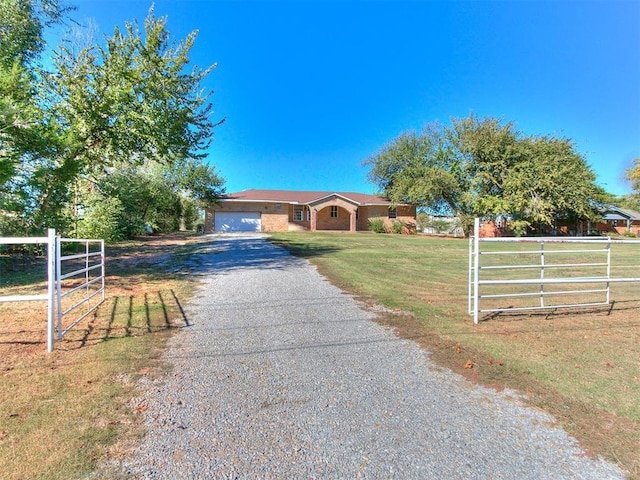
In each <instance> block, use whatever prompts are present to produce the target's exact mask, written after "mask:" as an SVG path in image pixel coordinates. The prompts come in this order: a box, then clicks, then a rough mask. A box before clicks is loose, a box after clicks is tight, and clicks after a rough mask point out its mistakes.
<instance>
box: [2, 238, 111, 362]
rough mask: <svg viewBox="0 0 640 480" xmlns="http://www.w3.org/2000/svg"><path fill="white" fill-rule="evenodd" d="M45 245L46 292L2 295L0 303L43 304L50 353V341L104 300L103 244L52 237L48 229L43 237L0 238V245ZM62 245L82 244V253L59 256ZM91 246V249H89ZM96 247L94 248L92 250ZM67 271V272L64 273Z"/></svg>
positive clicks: (51, 345) (62, 333)
mask: <svg viewBox="0 0 640 480" xmlns="http://www.w3.org/2000/svg"><path fill="white" fill-rule="evenodd" d="M33 244H36V245H37V244H40V245H46V246H47V256H46V259H47V260H46V263H47V278H46V280H47V293H46V294H29V295H3V296H0V303H3V302H32V301H46V302H47V351H48V352H52V351H53V348H54V340H55V338H56V334H57V338H58V340H62V338H63V336H64V335H65V334H66V333H67V332H68V331H69V330H70V329H71V328H73V327H74V326H75V325H77V324H78V323H79V322H80V321H82V320H83V319H84V318H85V317H86V316H87V315H89V314H90V313H91V312H93V311H94V310H95V309H96V308H97V307H98V305H100V303H102V302H103V301H104V299H105V279H104V278H105V277H104V241H103V240H93V239H91V240H89V239H69V238H60V237H57V236H56V233H55V230H54V229H49V230H48V234H47V236H46V237H0V245H33ZM64 244H82V245H83V247H84V251H83V252H82V253H77V254H72V255H63V254H62V250H63V245H64ZM92 246H93V248H92ZM96 247H97V248H96ZM66 268H69V269H70V271H68V272H67V271H65V269H66ZM83 305H84V306H85V309H84V312H82V313H78V315H79V316H76V317H75V318H73V319H72V320H71V321H70V323H69V325H67V326H66V328H65V327H63V323H64V318H65V316H67V315H70V314H71V313H72V312H74V311H76V310H77V309H79V308H80V307H82V306H83Z"/></svg>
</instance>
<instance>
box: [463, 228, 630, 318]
mask: <svg viewBox="0 0 640 480" xmlns="http://www.w3.org/2000/svg"><path fill="white" fill-rule="evenodd" d="M479 233H480V220H479V219H477V218H476V219H475V225H474V234H473V236H472V237H471V238H470V239H469V293H468V298H469V301H468V310H469V315H472V316H473V323H475V324H477V323H478V317H479V314H480V313H489V312H504V311H508V310H538V309H549V308H566V307H587V306H594V305H608V304H610V302H611V298H610V286H611V283H613V282H640V278H612V277H611V245H612V244H614V243H626V244H629V243H635V244H638V243H640V241H637V240H624V241H622V240H612V239H611V238H609V237H518V238H513V237H498V238H480V235H479ZM523 243H526V244H536V245H537V246H536V247H535V248H531V249H527V250H522V249H518V248H514V247H513V245H515V244H523ZM483 244H495V245H497V246H498V247H497V248H484V247H483ZM558 244H564V245H563V246H562V247H558V246H557V245H558ZM547 245H552V247H551V248H548V247H547ZM513 257H516V258H517V259H518V260H519V263H518V262H514V261H508V260H506V258H513ZM485 258H486V259H489V258H493V259H497V261H492V262H490V261H485V260H484V259H485ZM556 259H559V260H556ZM531 272H533V273H531ZM489 277H490V278H489ZM491 288H493V289H494V290H493V291H491V290H490V289H491ZM496 289H497V290H496ZM525 299H526V300H529V303H526V301H525ZM554 299H558V301H554ZM488 300H493V301H497V302H498V303H499V302H500V301H511V305H504V304H502V305H499V304H498V305H493V306H490V307H487V306H484V307H483V306H482V305H481V304H482V303H483V302H485V303H487V301H488Z"/></svg>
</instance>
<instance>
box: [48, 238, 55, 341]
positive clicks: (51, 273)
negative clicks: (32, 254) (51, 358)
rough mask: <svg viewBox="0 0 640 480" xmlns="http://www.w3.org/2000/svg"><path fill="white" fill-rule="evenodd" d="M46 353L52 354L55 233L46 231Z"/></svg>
mask: <svg viewBox="0 0 640 480" xmlns="http://www.w3.org/2000/svg"><path fill="white" fill-rule="evenodd" d="M47 234H48V235H47V238H48V240H47V297H48V298H47V352H49V353H51V352H53V337H54V331H55V326H54V318H55V304H56V302H55V293H56V231H55V229H53V228H49V229H48V230H47Z"/></svg>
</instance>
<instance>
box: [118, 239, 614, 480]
mask: <svg viewBox="0 0 640 480" xmlns="http://www.w3.org/2000/svg"><path fill="white" fill-rule="evenodd" d="M213 241H214V242H215V243H214V244H213V245H214V247H216V249H217V250H219V252H218V253H215V254H214V253H212V254H208V255H207V256H206V258H204V259H203V260H204V262H203V265H208V266H209V268H210V272H211V273H208V274H206V275H203V276H202V283H201V286H200V289H199V291H198V294H197V296H196V298H195V299H193V300H192V301H191V302H190V303H189V305H188V306H187V309H186V311H187V316H188V318H189V321H190V323H191V326H190V327H188V328H184V329H182V330H181V331H180V332H179V333H177V334H176V335H174V337H173V338H172V340H171V342H170V347H169V349H168V351H167V352H166V354H165V358H166V360H167V361H169V362H170V363H171V364H173V366H174V369H173V371H172V372H170V373H169V374H167V375H166V376H164V377H162V378H160V379H156V380H155V381H152V382H149V383H147V384H146V385H143V388H144V389H145V390H144V391H145V393H144V397H143V399H142V401H144V402H145V403H146V405H147V406H148V408H147V410H146V412H145V422H146V426H147V427H148V434H147V436H146V437H145V439H144V440H143V442H142V443H141V444H140V445H139V447H138V448H137V450H136V451H135V452H134V453H133V455H132V456H131V457H130V458H129V459H128V460H127V461H126V462H124V463H123V464H122V465H120V467H119V468H120V472H121V475H122V476H125V477H127V478H129V477H130V478H141V479H172V480H173V479H209V478H211V479H236V478H238V479H307V478H309V479H311V478H327V479H358V478H369V479H374V478H375V479H393V478H397V479H431V478H433V479H510V480H511V479H561V478H574V479H598V480H603V479H610V478H624V476H623V474H622V473H621V471H620V470H619V469H618V468H617V467H616V466H614V465H611V464H609V463H606V462H604V461H599V460H593V459H590V458H588V457H587V456H585V455H584V454H583V452H581V451H580V449H579V448H578V446H577V444H576V442H575V440H574V439H572V438H571V437H569V436H568V435H567V434H566V433H565V432H564V431H563V430H561V429H560V428H555V427H553V426H552V423H553V419H552V418H551V417H549V416H548V415H547V414H545V413H542V412H540V411H537V410H534V409H531V408H525V407H523V406H522V405H521V403H520V402H519V401H518V399H517V398H516V396H515V395H509V394H508V393H502V394H499V393H496V392H494V391H492V390H488V389H485V388H481V387H477V386H475V385H473V384H471V383H469V382H468V381H466V380H464V379H463V378H461V377H459V376H457V375H455V374H453V373H452V372H450V371H448V370H445V369H442V368H439V367H437V366H436V365H434V364H433V363H432V362H431V361H430V360H429V356H428V353H425V352H424V351H422V350H421V349H420V348H419V347H418V346H417V345H416V344H414V343H413V342H411V341H408V340H402V339H399V338H397V337H396V336H394V334H393V333H392V332H391V331H390V330H388V329H386V328H384V327H382V326H380V325H378V324H376V323H375V322H373V321H372V314H371V313H369V312H367V311H365V310H364V309H363V308H362V306H361V305H360V304H359V303H358V302H357V301H356V300H354V298H353V297H351V296H349V295H346V294H344V293H343V292H341V291H340V290H339V289H338V288H336V287H334V286H332V285H331V284H330V283H329V282H327V281H326V280H325V279H324V278H323V277H322V276H321V275H319V274H318V273H317V271H316V269H315V268H314V267H313V266H311V265H310V264H309V263H308V262H306V261H305V260H301V259H297V258H295V257H292V256H290V255H288V254H287V253H286V252H285V251H283V250H282V249H280V248H277V247H275V246H273V245H271V244H269V243H268V242H267V241H266V240H264V238H263V237H261V236H257V235H254V236H250V235H244V236H243V235H227V236H219V237H215V240H213Z"/></svg>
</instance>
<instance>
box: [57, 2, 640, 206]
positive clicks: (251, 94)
mask: <svg viewBox="0 0 640 480" xmlns="http://www.w3.org/2000/svg"><path fill="white" fill-rule="evenodd" d="M70 3H75V4H76V5H78V10H77V11H75V12H74V14H73V17H74V18H75V19H77V20H79V21H85V20H86V19H89V18H92V19H93V20H94V21H95V22H96V23H97V25H98V26H99V28H100V31H101V33H102V34H106V35H109V34H111V33H112V32H113V27H114V26H116V25H118V26H122V25H123V24H124V22H125V21H127V20H132V19H137V20H138V21H139V22H140V23H142V21H143V20H144V17H145V16H146V13H147V10H148V8H149V6H150V5H151V2H148V1H138V0H109V1H107V0H100V1H99V0H75V1H73V0H72V1H71V2H70ZM155 13H156V15H158V16H161V15H166V16H167V17H168V21H169V23H168V28H169V30H170V32H171V33H172V35H173V36H174V38H176V39H177V38H184V36H185V35H186V34H187V33H188V32H190V31H192V30H198V31H199V35H198V39H197V41H196V45H195V48H194V50H193V55H192V62H193V63H195V64H198V65H199V66H202V67H206V66H208V65H210V64H212V63H217V64H218V67H217V68H216V70H214V72H213V73H212V74H211V76H210V77H209V79H208V81H207V84H206V87H207V88H212V89H214V90H215V93H214V95H213V96H212V100H213V104H214V109H215V113H214V116H215V118H216V119H221V118H223V117H224V118H226V121H225V123H224V124H223V125H221V126H220V127H218V128H217V129H216V130H215V139H214V142H213V144H212V146H211V148H210V150H209V157H208V158H209V161H210V162H211V163H212V164H214V165H216V167H217V168H218V170H219V172H220V173H221V175H222V176H223V177H224V178H225V179H226V187H227V190H228V191H229V192H233V191H238V190H243V189H249V188H264V189H300V190H329V191H359V192H364V193H374V192H375V190H376V188H375V186H374V185H372V184H370V183H368V181H367V170H366V168H365V167H363V166H362V162H363V160H365V159H367V158H368V157H370V156H371V155H373V154H375V153H376V152H377V151H378V150H379V149H380V148H381V147H382V146H384V144H385V143H387V142H389V141H391V140H392V139H393V138H395V137H396V136H397V135H399V134H400V133H401V132H403V131H406V130H411V129H413V130H420V129H421V128H422V127H423V126H424V125H425V124H427V123H429V122H432V121H436V120H438V121H441V122H443V123H445V124H449V123H450V120H451V118H459V117H466V116H468V115H469V114H470V113H474V114H476V115H477V116H480V117H485V116H492V117H497V118H499V119H502V120H504V121H513V122H515V123H516V126H517V127H518V128H519V129H520V130H521V131H522V132H523V133H525V134H527V135H544V134H552V135H556V136H562V137H568V138H571V139H572V140H573V141H574V142H575V144H576V149H577V150H578V151H579V152H580V153H582V154H583V155H584V156H585V158H586V159H587V161H588V162H589V164H590V165H591V166H592V167H593V169H594V170H595V171H596V173H597V175H598V183H599V184H600V185H602V186H603V187H604V188H605V189H606V190H608V191H609V192H611V193H615V194H624V193H629V192H630V187H629V185H628V184H627V183H626V182H625V181H624V180H623V176H624V171H625V169H627V168H628V167H629V166H630V165H631V160H632V159H633V158H636V157H640V1H637V0H629V1H617V0H601V1H600V0H590V1H580V0H570V1H569V0H566V1H563V0H558V1H549V2H545V1H522V0H514V1H497V0H494V1H487V2H485V1H472V2H463V1H417V0H415V1H367V0H359V1H357V0H354V1H338V0H333V1H328V0H325V1H306V0H301V1H278V2H275V1H266V0H265V1H258V0H255V1H231V0H225V1H213V0H211V1H206V0H156V2H155Z"/></svg>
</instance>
